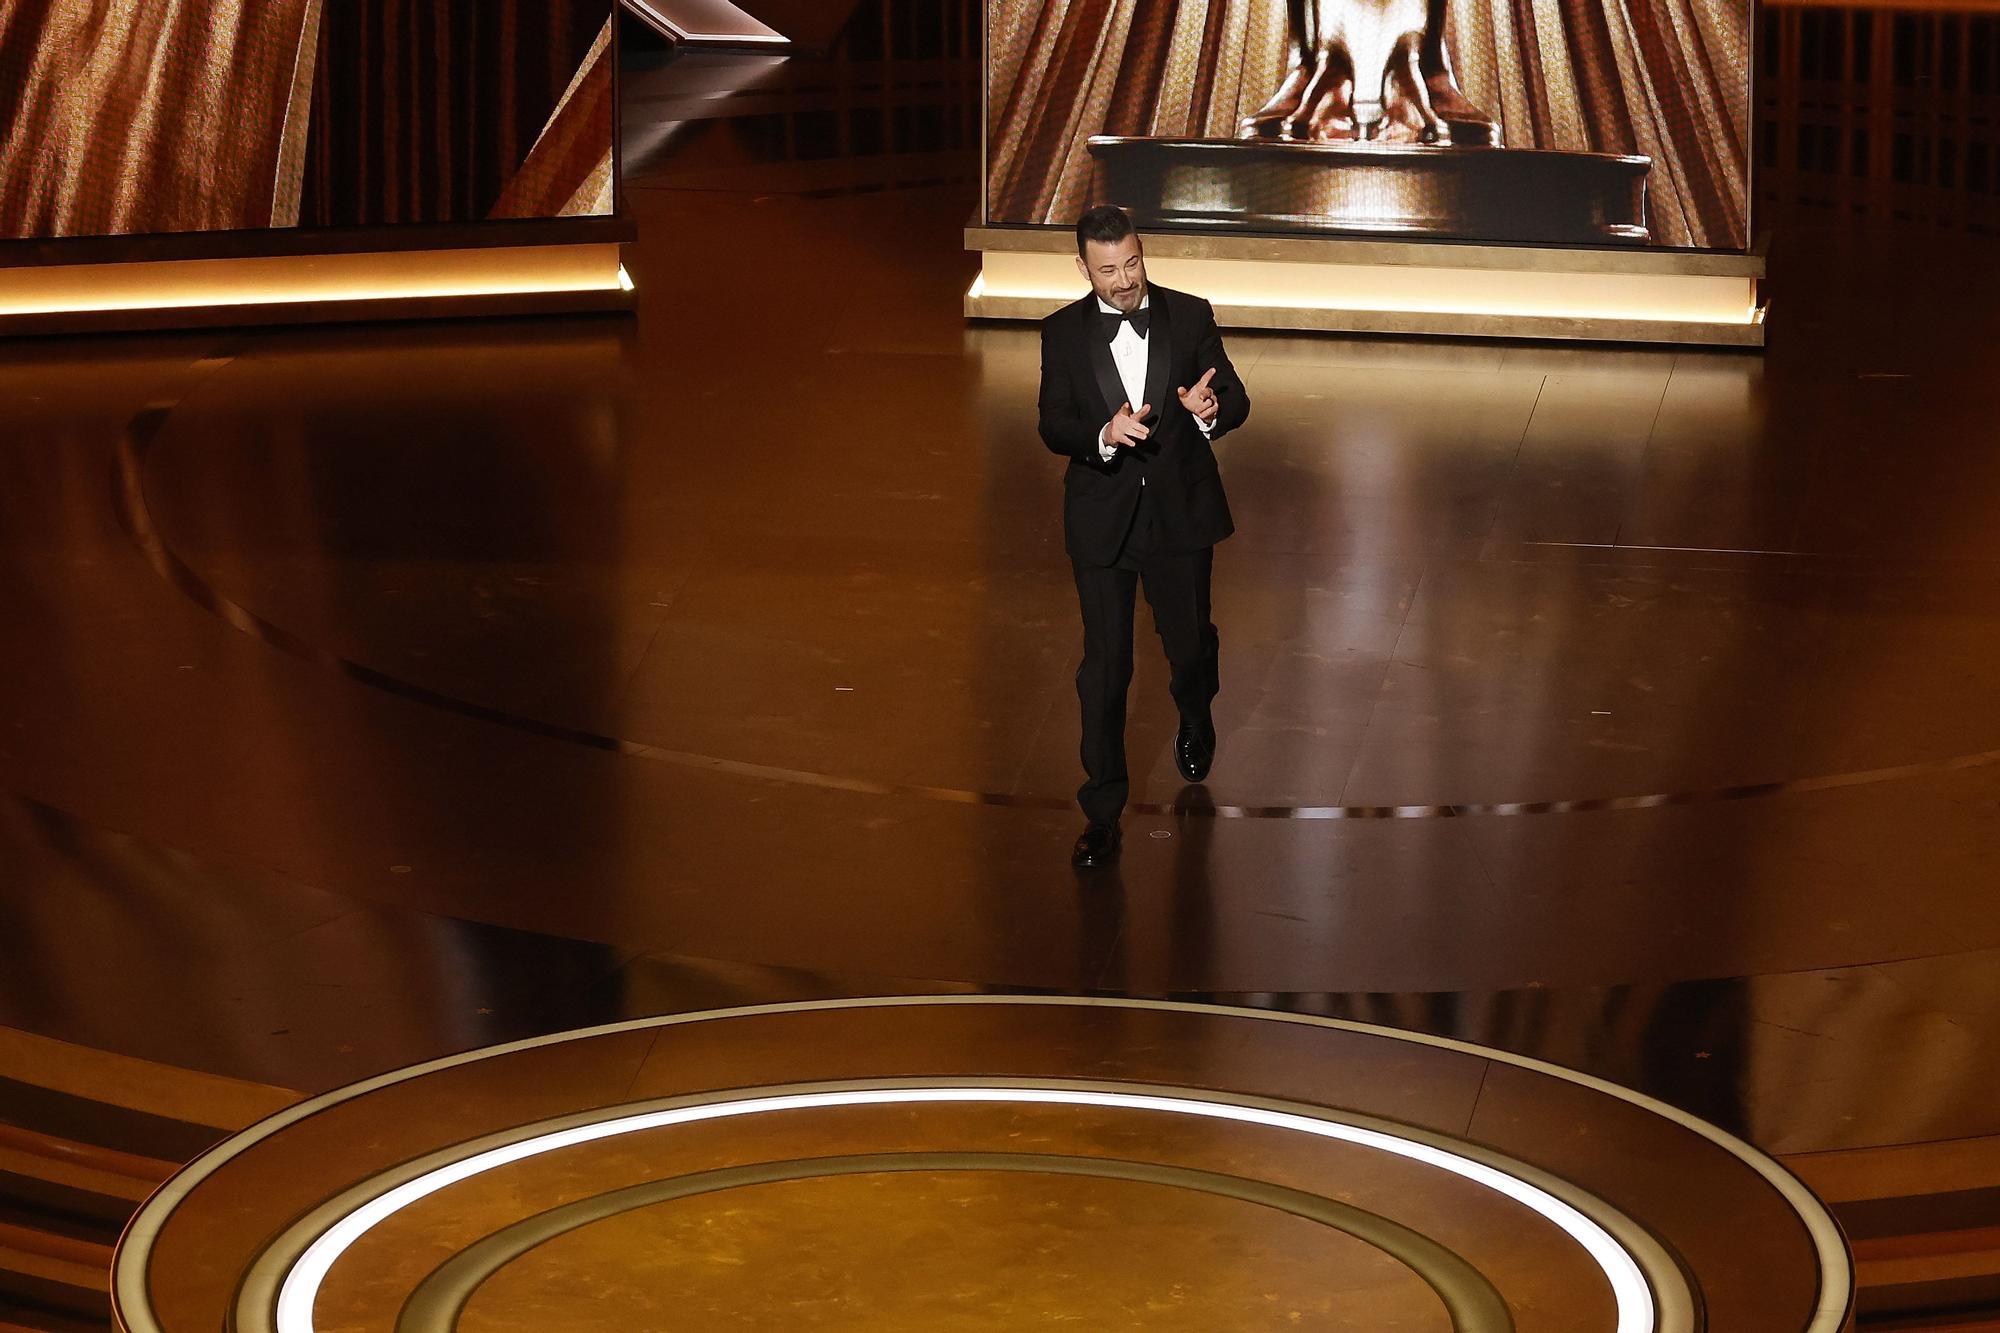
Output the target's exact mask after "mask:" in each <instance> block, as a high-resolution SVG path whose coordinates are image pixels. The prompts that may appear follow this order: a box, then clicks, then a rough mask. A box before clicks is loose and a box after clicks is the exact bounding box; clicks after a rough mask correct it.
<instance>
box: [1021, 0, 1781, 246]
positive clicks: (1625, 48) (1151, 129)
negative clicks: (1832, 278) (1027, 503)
mask: <svg viewBox="0 0 2000 1333" xmlns="http://www.w3.org/2000/svg"><path fill="white" fill-rule="evenodd" d="M1316 2H1317V0H1316ZM987 23H988V50H989V52H990V53H991V55H990V57H989V65H988V71H987V77H988V84H987V114H988V125H987V144H988V161H987V201H988V214H989V217H990V219H991V220H992V221H995V222H1030V223H1046V222H1054V223H1062V222H1067V221H1069V220H1070V219H1072V218H1074V217H1075V216H1076V214H1077V213H1078V212H1079V211H1081V210H1082V209H1083V208H1085V207H1087V206H1089V205H1090V204H1091V203H1093V202H1095V201H1094V200H1093V199H1092V198H1091V189H1092V182H1091V169H1090V157H1089V154H1088V153H1087V151H1086V150H1085V147H1084V145H1085V143H1086V141H1087V140H1088V139H1089V138H1090V137H1091V136H1092V135H1094V134H1120V135H1149V136H1154V135H1156V136H1188V137H1195V138H1229V137H1232V136H1233V135H1234V134H1235V132H1236V124H1237V122H1238V120H1239V119H1240V118H1241V117H1243V116H1244V115H1247V114H1248V113H1249V112H1251V111H1253V110H1255V109H1256V108H1257V107H1259V106H1260V105H1262V103H1263V101H1264V99H1265V98H1266V97H1267V96H1269V94H1270V92H1271V90H1272V89H1274V88H1275V87H1276V86H1277V83H1278V80H1279V79H1280V77H1282V75H1283V73H1284V65H1285V5H1284V0H988V13H987ZM1749 23H1750V14H1749V5H1748V3H1747V0H1449V9H1448V14H1447V20H1446V29H1445V33H1446V39H1447V41H1448V42H1449V43H1450V46H1451V52H1452V58H1453V61H1454V63H1455V65H1456V67H1457V70H1458V76H1459V84H1460V86H1461V87H1462V88H1463V89H1464V90H1465V92H1466V94H1467V95H1468V96H1469V97H1471V98H1472V100H1473V101H1474V102H1477V103H1479V104H1481V105H1482V106H1484V107H1486V108H1487V109H1488V110H1489V111H1491V112H1493V113H1494V115H1495V116H1497V117H1498V118H1499V119H1500V121H1501V129H1502V134H1503V136H1504V139H1505V142H1506V143H1507V144H1508V145H1509V146H1511V147H1516V148H1560V149H1569V150H1575V151H1587V152H1605V153H1642V154H1644V155H1646V156H1647V157H1650V158H1652V159H1653V171H1652V177H1651V186H1650V194H1649V204H1648V213H1649V216H1648V225H1649V226H1650V227H1651V229H1652V233H1653V239H1654V241H1655V243H1657V244H1661V245H1674V246H1710V247H1717V248H1738V247H1741V246H1743V245H1745V244H1746V243H1747V240H1748V217H1747V210H1748V200H1749V187H1748V176H1749V141H1750V132H1749V111H1750V108H1749V103H1748V97H1749V87H1750V69H1749V60H1750V29H1749Z"/></svg>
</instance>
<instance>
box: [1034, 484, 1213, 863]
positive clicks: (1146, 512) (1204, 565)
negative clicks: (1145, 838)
mask: <svg viewBox="0 0 2000 1333" xmlns="http://www.w3.org/2000/svg"><path fill="white" fill-rule="evenodd" d="M1071 564H1072V568H1073V570H1074V571H1075V574H1076V595H1077V600H1078V602H1079V603H1080V604H1081V607H1082V610H1083V665H1082V666H1080V667H1078V668H1077V673H1076V694H1077V699H1078V701H1079V702H1080V703H1081V704H1082V705H1083V747H1082V756H1083V771H1084V775H1085V776H1084V783H1083V786H1082V787H1081V788H1079V789H1078V790H1077V794H1076V800H1077V804H1078V805H1080V806H1081V807H1083V813H1084V817H1085V818H1086V819H1089V820H1090V821H1091V822H1092V823H1096V824H1112V825H1115V824H1117V822H1118V818H1119V815H1120V814H1121V813H1122V812H1123V811H1124V809H1125V801H1126V798H1127V797H1128V796H1129V795H1130V793H1131V788H1132V782H1131V777H1130V775H1129V774H1128V773H1127V771H1126V767H1125V695H1126V691H1127V688H1128V687H1129V686H1130V684H1131V682H1132V613H1133V606H1134V602H1135V597H1134V594H1135V593H1136V591H1137V589H1138V587H1139V585H1140V584H1142V583H1143V584H1144V585H1145V588H1146V603H1147V605H1148V606H1150V607H1151V608H1152V612H1153V628H1154V629H1156V630H1157V631H1159V635H1160V644H1161V646H1162V647H1164V648H1165V649H1166V653H1167V665H1168V666H1169V667H1170V668H1171V669H1172V672H1173V676H1172V684H1171V689H1172V692H1173V696H1174V703H1175V705H1176V706H1177V707H1178V708H1179V709H1180V714H1181V718H1182V720H1183V721H1185V722H1190V723H1193V724H1195V725H1197V726H1200V727H1204V728H1206V727H1208V726H1210V725H1212V724H1211V722H1210V718H1209V708H1210V705H1211V704H1213V703H1214V701H1215V696H1216V693H1217V692H1218V691H1219V690H1220V689H1221V678H1220V674H1219V673H1220V656H1221V639H1220V637H1219V636H1218V635H1217V634H1216V632H1215V626H1214V625H1213V624H1212V623H1211V622H1210V619H1209V575H1210V572H1211V571H1212V570H1213V568H1214V565H1215V548H1214V547H1212V546H1209V547H1203V548H1202V549H1200V550H1198V551H1181V552H1176V551H1170V550H1166V549H1164V548H1163V547H1162V546H1161V545H1160V543H1159V541H1158V534H1157V532H1156V530H1155V525H1154V514H1153V506H1152V504H1151V503H1150V501H1149V499H1148V497H1147V495H1146V493H1145V492H1144V491H1143V490H1142V491H1141V492H1140V497H1139V504H1138V506H1137V507H1136V508H1135V509H1134V511H1133V514H1132V527H1131V529H1130V530H1129V531H1128V532H1127V533H1126V536H1125V542H1124V545H1123V546H1122V547H1121V548H1120V549H1119V552H1118V558H1117V559H1116V560H1115V561H1114V562H1113V563H1111V564H1109V565H1092V564H1085V563H1083V562H1081V561H1074V560H1073V561H1072V562H1071Z"/></svg>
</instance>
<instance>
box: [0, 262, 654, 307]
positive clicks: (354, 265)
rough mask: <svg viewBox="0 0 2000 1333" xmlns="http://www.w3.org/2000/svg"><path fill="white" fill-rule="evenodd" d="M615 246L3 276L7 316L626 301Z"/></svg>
mask: <svg viewBox="0 0 2000 1333" xmlns="http://www.w3.org/2000/svg"><path fill="white" fill-rule="evenodd" d="M618 252H619V247H618V245H617V244H616V243H605V244H588V245H565V246H541V247H520V246H504V247H492V248H487V249H478V250H438V251H385V252H372V253H371V252H364V253H358V254H343V255H288V256H276V255H260V256H253V257H246V258H242V259H186V260H147V261H139V262H134V263H120V264H89V265H47V266H23V267H17V268H11V269H0V321H4V320H5V319H8V318H10V317H19V316H40V315H68V314H108V313H115V312H121V311H141V310H202V309H232V308H254V307H257V306H272V305H291V304H321V303H328V304H333V303H339V304H346V303H353V302H368V301H409V300H425V299H439V298H447V299H451V298H456V299H464V298H473V297H482V296H536V295H562V294H580V293H588V292H605V293H609V292H620V291H623V292H630V291H631V290H632V286H631V279H630V277H629V275H627V274H626V273H625V270H624V266H623V265H622V264H621V263H620V262H619V261H618Z"/></svg>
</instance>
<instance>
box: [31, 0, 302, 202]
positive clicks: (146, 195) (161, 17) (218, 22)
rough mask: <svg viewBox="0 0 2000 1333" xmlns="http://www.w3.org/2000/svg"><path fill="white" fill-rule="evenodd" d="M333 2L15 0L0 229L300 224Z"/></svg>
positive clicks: (275, 0) (294, 0)
mask: <svg viewBox="0 0 2000 1333" xmlns="http://www.w3.org/2000/svg"><path fill="white" fill-rule="evenodd" d="M319 8H320V0H144V2H143V3H137V2H135V0H120V2H119V3H106V2H105V0H0V235H4V236H9V237H24V236H88V235H107V234H116V233H123V232H138V231H204V230H209V229H213V228H231V227H272V226H289V225H291V224H292V223H294V222H295V221H296V220H297V218H296V214H297V207H298V184H297V181H298V164H299V162H300V160H301V157H302V154H303V152H304V146H305V133H306V123H305V116H304V114H303V104H304V101H305V97H306V92H305V88H306V86H308V85H309V83H310V78H311V68H312V43H313V38H314V36H315V34H316V33H317V31H318V26H319Z"/></svg>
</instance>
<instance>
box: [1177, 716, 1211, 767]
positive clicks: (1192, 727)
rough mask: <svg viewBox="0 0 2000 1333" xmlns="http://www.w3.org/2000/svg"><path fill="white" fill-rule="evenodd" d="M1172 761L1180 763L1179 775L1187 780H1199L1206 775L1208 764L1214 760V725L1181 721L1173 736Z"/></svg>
mask: <svg viewBox="0 0 2000 1333" xmlns="http://www.w3.org/2000/svg"><path fill="white" fill-rule="evenodd" d="M1174 762H1175V763H1176V764H1178V765H1180V770H1181V776H1182V777H1184V778H1186V779H1187V780H1188V781H1189V782H1200V781H1201V780H1202V779H1203V778H1205V777H1207V776H1208V767H1209V765H1210V764H1213V763H1214V762H1215V725H1214V724H1213V723H1196V722H1183V723H1181V729H1180V732H1179V734H1178V735H1176V736H1175V737H1174Z"/></svg>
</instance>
